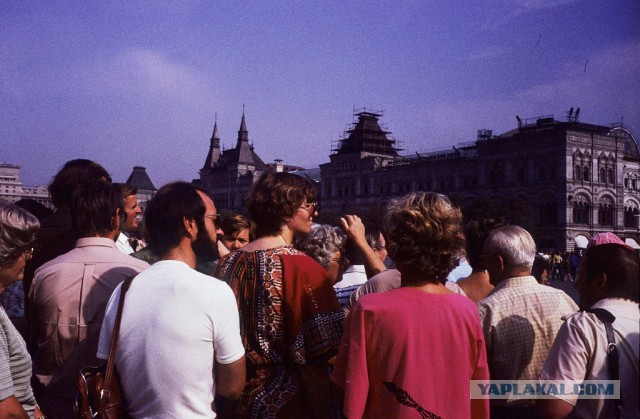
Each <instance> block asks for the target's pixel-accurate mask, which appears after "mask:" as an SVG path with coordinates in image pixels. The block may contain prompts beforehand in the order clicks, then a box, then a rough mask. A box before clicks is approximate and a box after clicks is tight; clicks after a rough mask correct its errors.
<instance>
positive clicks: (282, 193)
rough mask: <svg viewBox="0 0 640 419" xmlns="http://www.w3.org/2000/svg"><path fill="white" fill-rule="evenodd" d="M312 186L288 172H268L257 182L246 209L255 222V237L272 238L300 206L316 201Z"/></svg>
mask: <svg viewBox="0 0 640 419" xmlns="http://www.w3.org/2000/svg"><path fill="white" fill-rule="evenodd" d="M316 195H317V192H316V189H315V188H314V187H313V184H312V183H311V182H310V181H309V180H307V179H305V178H303V177H301V176H298V175H294V174H291V173H285V172H267V173H265V174H263V175H262V176H260V179H258V181H257V182H256V183H254V185H253V187H252V189H251V193H250V194H249V199H248V201H247V208H248V210H249V214H250V215H251V219H252V220H253V222H254V223H256V236H257V237H263V236H273V235H277V234H279V233H280V229H281V228H282V226H283V225H284V224H285V223H286V220H287V219H288V218H291V217H293V216H294V215H295V213H296V211H297V210H298V208H300V205H302V203H303V202H304V201H305V199H306V200H307V202H308V203H311V202H315V201H316Z"/></svg>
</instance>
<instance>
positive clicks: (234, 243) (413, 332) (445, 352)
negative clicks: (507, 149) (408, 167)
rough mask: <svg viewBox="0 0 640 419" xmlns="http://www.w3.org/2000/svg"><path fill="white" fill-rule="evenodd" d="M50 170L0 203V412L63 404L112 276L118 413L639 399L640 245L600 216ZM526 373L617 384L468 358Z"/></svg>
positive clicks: (435, 413) (104, 351)
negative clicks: (323, 204) (487, 211)
mask: <svg viewBox="0 0 640 419" xmlns="http://www.w3.org/2000/svg"><path fill="white" fill-rule="evenodd" d="M49 192H50V195H51V199H52V201H53V203H54V205H55V207H56V210H55V211H54V212H53V213H51V212H49V213H48V212H47V211H46V209H45V210H43V209H42V208H36V207H34V206H33V203H32V202H30V203H20V204H19V205H17V204H6V203H0V302H1V303H2V307H1V308H0V418H13V417H16V418H45V417H47V418H64V419H66V418H72V417H74V416H75V417H77V414H78V412H77V411H76V410H77V409H76V408H75V407H76V397H77V389H76V387H75V384H74V383H75V381H76V379H77V376H78V373H79V371H80V369H82V368H83V367H84V366H89V365H98V364H100V363H104V362H106V360H107V359H108V358H109V356H110V345H111V341H112V338H113V334H114V328H115V323H116V317H117V312H118V306H119V304H120V301H121V299H120V297H121V294H122V293H124V292H125V290H123V286H122V284H123V282H125V280H128V281H126V282H127V284H129V282H130V286H128V288H127V289H126V294H125V295H126V299H125V300H124V304H123V310H122V317H121V320H120V323H119V331H118V340H117V346H116V352H115V358H114V361H115V366H116V370H117V373H118V377H119V380H120V384H121V386H122V389H123V392H124V394H123V395H124V400H125V406H126V411H127V415H129V416H130V417H133V418H169V417H171V418H196V417H198V418H199V417H202V418H212V417H216V416H217V417H221V418H295V419H302V418H341V417H348V418H360V417H367V418H373V417H375V418H377V417H381V418H413V417H422V418H487V417H494V418H519V419H526V418H537V417H549V418H562V417H603V418H604V417H612V418H613V417H639V415H640V407H639V401H638V400H639V393H640V389H639V380H640V374H639V351H640V338H639V333H638V331H639V329H640V309H639V305H638V302H639V294H640V290H639V283H640V259H639V257H638V254H637V253H636V252H635V251H634V250H633V249H631V248H629V247H628V246H627V245H625V244H624V242H622V241H621V240H620V239H619V238H618V237H616V236H615V235H614V234H612V233H602V234H598V235H594V237H592V239H591V241H590V243H589V246H588V248H587V249H586V250H585V251H584V254H577V253H576V254H574V253H573V252H569V253H559V252H555V253H553V254H551V253H542V254H539V253H538V252H537V249H536V245H535V242H534V239H533V238H532V236H531V235H530V234H529V232H527V231H526V230H525V229H523V228H521V227H519V226H515V225H509V224H508V223H507V222H506V221H505V220H503V219H489V218H485V219H477V220H464V219H463V214H462V213H461V211H460V210H459V209H458V208H456V207H454V206H453V205H452V204H451V202H450V201H449V199H448V198H447V197H446V196H444V195H441V194H436V193H432V192H414V193H410V194H408V195H405V196H402V197H398V198H394V199H390V201H389V202H388V204H387V206H386V209H385V212H384V214H383V215H382V222H381V225H379V226H368V225H365V223H364V222H363V220H362V219H361V218H360V217H359V216H358V215H355V214H345V215H344V216H342V217H341V218H340V220H339V222H338V223H337V225H329V224H317V223H315V222H314V219H315V218H316V217H317V216H318V214H319V211H320V209H319V207H318V199H317V198H318V197H317V192H316V189H315V187H314V185H313V184H312V183H311V182H310V181H309V180H307V179H305V178H303V177H301V176H297V175H295V174H290V173H282V172H280V173H265V174H264V175H262V176H261V177H260V178H259V180H258V181H257V182H256V183H255V184H254V185H253V186H252V189H251V192H250V194H249V196H248V199H247V206H246V211H245V210H242V209H238V211H237V212H235V213H221V212H219V211H218V209H217V208H216V205H215V202H214V201H213V200H212V198H211V196H210V195H209V194H208V193H207V192H206V191H205V190H203V189H201V188H199V187H198V186H195V185H193V184H189V183H185V182H173V183H169V184H167V185H164V186H163V187H161V188H160V190H159V191H158V192H157V194H156V195H155V196H154V197H153V199H152V200H151V201H149V202H148V204H147V207H146V209H145V211H144V214H143V213H142V210H141V208H140V207H139V205H138V202H137V199H136V193H137V191H136V189H135V188H133V187H131V186H129V185H126V184H116V183H112V181H111V177H110V175H109V174H108V172H107V171H106V170H105V169H104V168H103V167H102V166H100V165H99V164H97V163H95V162H92V161H89V160H84V159H77V160H72V161H69V162H67V163H66V164H65V165H64V166H63V167H62V168H61V169H60V171H59V172H58V173H57V174H56V175H55V177H54V178H53V180H52V182H51V184H50V186H49ZM549 280H551V281H569V282H575V285H576V288H577V290H578V293H579V296H580V298H579V301H578V304H577V303H576V301H574V300H573V299H572V298H571V297H569V296H568V295H567V294H566V293H565V292H564V291H562V290H560V289H558V288H555V287H553V286H548V285H547V284H549V285H553V283H552V282H549ZM613 353H615V358H614V355H613ZM540 379H541V380H557V381H561V382H569V381H572V382H573V381H578V382H582V381H584V380H619V382H620V389H621V392H620V397H619V398H604V397H600V398H581V397H578V395H569V394H557V395H555V397H551V398H546V399H539V400H534V399H498V398H493V399H491V400H490V399H488V398H473V399H472V398H471V389H470V382H471V380H503V381H507V382H513V381H515V380H529V381H536V380H540Z"/></svg>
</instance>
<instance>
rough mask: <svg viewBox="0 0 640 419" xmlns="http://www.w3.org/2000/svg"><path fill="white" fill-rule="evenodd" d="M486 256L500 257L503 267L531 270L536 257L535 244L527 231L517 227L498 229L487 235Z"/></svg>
mask: <svg viewBox="0 0 640 419" xmlns="http://www.w3.org/2000/svg"><path fill="white" fill-rule="evenodd" d="M484 253H485V254H486V255H500V256H501V257H502V259H503V261H504V264H505V266H508V267H514V266H523V267H527V268H531V267H532V266H533V260H534V259H535V257H536V243H535V241H534V240H533V237H531V234H529V232H528V231H527V230H525V229H524V228H522V227H519V226H514V225H511V226H504V227H499V228H497V229H495V230H493V231H492V232H491V233H489V237H487V240H486V241H485V243H484Z"/></svg>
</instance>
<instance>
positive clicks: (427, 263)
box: [331, 192, 489, 418]
mask: <svg viewBox="0 0 640 419" xmlns="http://www.w3.org/2000/svg"><path fill="white" fill-rule="evenodd" d="M461 222H462V214H461V212H460V210H458V209H456V208H453V207H452V206H451V204H450V203H449V200H448V199H447V198H446V197H445V196H443V195H438V194H435V193H425V192H418V193H412V194H409V195H406V196H404V197H402V198H400V199H397V200H393V201H391V203H390V204H389V207H388V209H387V213H386V215H385V218H384V222H383V229H384V231H385V238H386V240H387V250H388V251H389V256H390V257H391V258H392V259H393V260H394V261H395V263H396V267H397V269H398V270H399V271H400V273H401V275H402V286H401V287H400V288H398V289H395V290H392V291H387V292H384V293H380V294H369V295H366V296H364V297H362V298H361V299H360V300H358V302H357V303H356V304H355V305H354V306H353V309H352V311H351V313H350V315H349V317H347V320H346V322H345V328H344V334H343V337H342V342H341V345H340V351H339V353H338V358H337V360H336V364H335V367H334V370H333V373H332V375H331V379H332V381H333V382H334V384H336V385H337V386H338V387H339V389H340V390H341V392H344V398H343V410H344V413H345V415H346V416H347V417H349V418H360V417H393V418H405V417H406V418H415V417H429V418H431V417H443V418H471V417H473V418H479V417H488V415H489V404H488V400H471V399H470V380H487V379H489V370H488V367H487V358H486V353H485V346H484V338H483V334H482V328H481V326H480V321H479V319H478V312H477V309H476V306H475V304H473V302H472V301H471V300H469V299H468V298H466V297H464V296H461V295H458V294H455V293H453V292H451V291H449V290H448V289H447V288H446V287H445V286H444V282H445V281H446V278H447V274H448V273H449V272H450V271H451V270H452V269H453V267H454V266H455V264H456V255H458V254H460V253H461V251H462V250H463V248H464V244H465V240H464V235H463V234H462V227H461Z"/></svg>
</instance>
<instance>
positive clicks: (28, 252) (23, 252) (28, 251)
mask: <svg viewBox="0 0 640 419" xmlns="http://www.w3.org/2000/svg"><path fill="white" fill-rule="evenodd" d="M11 255H12V256H11V257H9V259H18V258H19V257H20V256H23V257H24V258H25V260H29V259H31V258H32V257H33V247H27V248H23V249H18V250H16V251H15V252H13V253H12V254H11Z"/></svg>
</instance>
